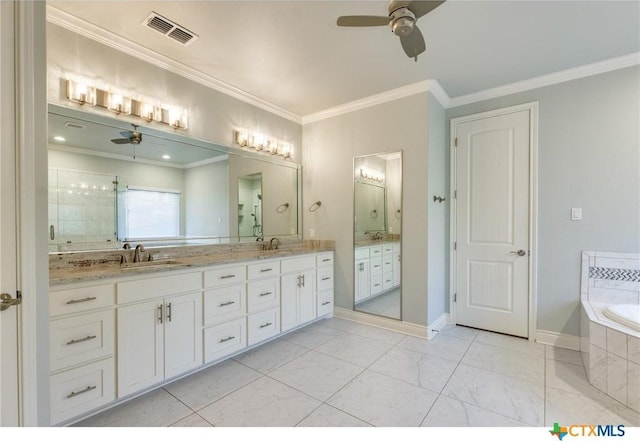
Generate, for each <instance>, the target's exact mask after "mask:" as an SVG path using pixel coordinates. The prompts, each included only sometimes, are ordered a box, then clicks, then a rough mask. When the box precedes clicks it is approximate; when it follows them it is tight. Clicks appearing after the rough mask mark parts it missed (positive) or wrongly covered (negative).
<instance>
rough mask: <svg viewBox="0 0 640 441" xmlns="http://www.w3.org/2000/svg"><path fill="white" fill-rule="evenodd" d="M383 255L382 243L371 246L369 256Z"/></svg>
mask: <svg viewBox="0 0 640 441" xmlns="http://www.w3.org/2000/svg"><path fill="white" fill-rule="evenodd" d="M380 256H382V245H376V246H373V247H369V257H372V258H373V257H380Z"/></svg>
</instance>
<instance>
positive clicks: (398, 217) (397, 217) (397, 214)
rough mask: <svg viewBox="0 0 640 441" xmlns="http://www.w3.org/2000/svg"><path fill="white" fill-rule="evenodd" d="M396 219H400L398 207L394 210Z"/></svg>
mask: <svg viewBox="0 0 640 441" xmlns="http://www.w3.org/2000/svg"><path fill="white" fill-rule="evenodd" d="M396 219H400V209H399V208H398V209H397V210H396Z"/></svg>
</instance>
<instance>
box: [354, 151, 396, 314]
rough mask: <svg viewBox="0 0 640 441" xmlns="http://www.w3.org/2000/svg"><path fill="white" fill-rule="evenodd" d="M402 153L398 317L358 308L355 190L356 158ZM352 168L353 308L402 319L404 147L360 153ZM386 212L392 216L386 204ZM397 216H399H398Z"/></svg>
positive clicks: (386, 189)
mask: <svg viewBox="0 0 640 441" xmlns="http://www.w3.org/2000/svg"><path fill="white" fill-rule="evenodd" d="M398 154H399V155H400V192H399V198H398V200H399V203H400V208H399V210H400V217H399V218H398V220H399V222H400V239H399V242H400V299H399V303H400V304H399V314H398V316H397V317H393V316H390V315H383V314H376V313H373V312H368V311H361V310H359V309H357V308H356V306H357V305H356V289H355V288H356V286H355V284H356V272H355V261H356V243H357V241H356V239H357V233H356V192H355V188H356V187H355V185H356V182H357V178H356V160H358V159H362V158H370V157H376V156H385V155H398ZM351 170H352V180H353V186H352V191H353V206H352V217H351V220H352V233H353V237H352V241H353V242H352V250H353V254H352V258H351V261H352V268H353V273H352V280H353V287H354V289H353V306H352V309H353V311H355V312H360V313H363V314H370V315H373V316H376V317H382V318H387V319H390V320H398V321H402V302H403V300H402V299H403V295H402V294H403V293H402V272H403V266H404V263H403V259H402V256H403V252H402V234H403V233H402V230H403V229H404V228H403V223H402V213H403V211H404V207H403V205H404V151H403V150H402V149H398V150H393V151H385V152H378V153H369V154H365V155H359V156H354V157H353V164H352V167H351ZM388 200H389V194H388V188H386V186H385V205H387V204H388ZM385 212H386V216H387V217H388V216H390V215H392V214H391V213H390V211H389V207H388V206H385ZM393 216H396V212H395V211H394V213H393ZM396 217H397V216H396ZM385 225H386V228H387V230H388V229H389V222H388V221H387V220H385ZM387 234H394V233H388V231H387Z"/></svg>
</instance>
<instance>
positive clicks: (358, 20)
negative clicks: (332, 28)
mask: <svg viewBox="0 0 640 441" xmlns="http://www.w3.org/2000/svg"><path fill="white" fill-rule="evenodd" d="M390 21H391V18H390V17H383V16H377V15H346V16H343V17H338V26H358V27H361V26H386V25H388V24H389V22H390Z"/></svg>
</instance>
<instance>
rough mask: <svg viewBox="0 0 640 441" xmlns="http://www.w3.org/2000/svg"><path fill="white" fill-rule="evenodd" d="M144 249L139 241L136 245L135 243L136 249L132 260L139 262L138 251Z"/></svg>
mask: <svg viewBox="0 0 640 441" xmlns="http://www.w3.org/2000/svg"><path fill="white" fill-rule="evenodd" d="M142 251H144V245H142V244H141V243H139V244H138V245H136V250H135V252H134V254H133V261H134V262H141V260H140V252H142Z"/></svg>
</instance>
